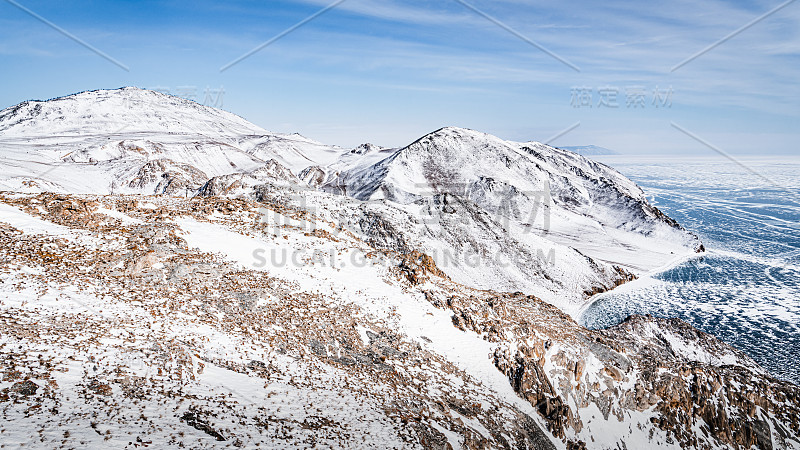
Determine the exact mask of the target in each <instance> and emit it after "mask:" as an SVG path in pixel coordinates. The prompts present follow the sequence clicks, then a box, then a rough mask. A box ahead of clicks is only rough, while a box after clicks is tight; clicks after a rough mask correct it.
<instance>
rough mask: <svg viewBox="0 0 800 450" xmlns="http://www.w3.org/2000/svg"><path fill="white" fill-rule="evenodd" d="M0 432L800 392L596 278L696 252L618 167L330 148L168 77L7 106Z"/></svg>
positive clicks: (712, 407) (432, 442)
mask: <svg viewBox="0 0 800 450" xmlns="http://www.w3.org/2000/svg"><path fill="white" fill-rule="evenodd" d="M0 166H2V168H3V170H2V171H0V418H2V419H0V442H2V443H3V445H12V446H26V447H45V448H53V447H69V448H76V447H103V448H130V447H150V446H152V447H154V448H162V447H189V448H211V447H231V446H233V447H245V448H251V447H256V446H265V447H268V448H309V447H314V446H321V447H334V448H435V449H448V448H452V449H455V448H469V449H486V448H520V449H554V448H560V449H564V448H566V449H570V450H572V449H587V448H599V449H617V448H703V449H716V448H734V449H751V448H758V449H764V450H766V449H796V448H800V413H798V411H800V390H799V389H798V388H797V386H794V385H792V384H790V383H786V382H782V381H780V380H777V379H775V378H773V377H772V376H770V375H769V374H768V373H766V372H765V371H764V370H763V369H761V368H760V367H759V366H758V365H757V364H755V363H754V362H753V361H752V360H751V359H750V358H748V357H747V356H746V355H744V354H743V353H741V352H739V351H738V350H736V349H734V348H732V347H730V346H728V345H726V344H724V343H722V342H720V341H718V340H716V339H715V338H713V337H712V336H709V335H706V334H704V333H701V332H699V331H697V330H694V329H693V328H691V327H689V326H688V325H686V324H684V323H683V322H680V321H677V320H661V319H655V318H653V317H638V316H637V317H631V318H629V319H628V320H627V321H625V322H623V323H622V324H620V325H618V326H616V327H613V328H610V329H607V330H600V331H592V330H588V329H586V328H583V327H581V326H580V325H579V324H578V323H576V322H575V321H574V320H573V319H572V317H571V316H570V315H571V314H575V313H576V312H577V311H578V310H579V309H580V307H581V306H583V305H585V304H586V301H587V299H588V298H589V297H591V296H592V295H594V294H596V293H598V292H602V291H605V290H608V289H613V288H614V287H616V286H618V285H619V284H621V283H625V282H627V281H629V280H631V279H633V278H634V277H635V276H636V274H637V273H641V272H644V271H647V270H650V269H652V268H654V267H658V266H659V265H663V264H666V263H668V262H670V261H672V260H674V259H676V258H685V257H687V256H689V255H693V254H695V252H697V251H702V250H703V248H702V245H701V244H700V242H699V241H698V239H697V237H696V236H694V235H692V234H691V233H689V232H687V231H686V230H684V229H683V228H681V227H680V225H679V224H677V223H676V222H675V221H673V220H672V219H670V218H669V217H667V216H665V215H664V214H663V213H661V212H660V211H659V210H658V209H657V208H655V207H654V206H652V205H651V204H650V203H649V202H648V201H647V198H646V197H645V195H644V193H643V192H642V190H641V189H640V188H639V187H638V186H636V185H635V184H634V183H633V182H631V181H630V180H628V179H627V178H625V177H623V176H622V175H621V174H619V173H618V172H616V171H615V170H613V169H612V168H610V167H607V166H604V165H602V164H599V163H596V162H593V161H591V160H589V159H586V158H584V157H582V156H580V155H577V154H575V153H572V152H569V151H565V150H559V149H556V148H553V147H549V146H547V145H544V144H540V143H536V142H527V143H516V142H510V141H504V140H502V139H499V138H497V137H494V136H491V135H487V134H484V133H479V132H476V131H472V130H466V129H461V128H444V129H441V130H438V131H435V132H433V133H430V134H428V135H426V136H424V137H422V138H420V139H418V140H417V141H415V142H413V143H411V144H409V145H408V146H405V147H401V148H384V147H380V146H376V145H372V144H364V145H361V146H359V147H358V148H356V149H352V150H349V149H342V148H338V147H335V146H328V145H324V144H321V143H318V142H315V141H313V140H310V139H307V138H305V137H302V136H299V135H296V134H279V133H272V132H268V131H266V130H264V129H262V128H260V127H257V126H255V125H253V124H250V123H249V122H247V121H246V120H244V119H242V118H241V117H238V116H236V115H233V114H231V113H227V112H224V111H220V110H216V109H213V108H207V107H204V106H200V105H198V104H196V103H194V102H190V101H186V100H181V99H178V98H175V97H170V96H167V95H164V94H160V93H155V92H151V91H146V90H141V89H136V88H124V89H118V90H112V91H92V92H84V93H80V94H75V95H71V96H67V97H63V98H58V99H53V100H49V101H45V102H40V101H31V102H24V103H22V104H19V105H16V106H13V107H11V108H7V109H5V110H3V111H0Z"/></svg>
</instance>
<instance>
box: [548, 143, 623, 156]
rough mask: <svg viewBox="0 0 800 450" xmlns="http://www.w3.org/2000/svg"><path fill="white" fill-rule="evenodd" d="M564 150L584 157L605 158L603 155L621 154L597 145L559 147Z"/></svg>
mask: <svg viewBox="0 0 800 450" xmlns="http://www.w3.org/2000/svg"><path fill="white" fill-rule="evenodd" d="M558 148H560V149H562V150H569V151H571V152H575V153H577V154H579V155H583V156H603V155H618V154H619V153H617V152H615V151H614V150H610V149H607V148H605V147H598V146H596V145H577V146H569V147H558Z"/></svg>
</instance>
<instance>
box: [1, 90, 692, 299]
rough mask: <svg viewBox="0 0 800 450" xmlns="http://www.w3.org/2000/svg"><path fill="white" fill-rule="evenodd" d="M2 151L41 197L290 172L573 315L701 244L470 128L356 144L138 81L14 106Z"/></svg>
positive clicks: (535, 149) (461, 274) (165, 189)
mask: <svg viewBox="0 0 800 450" xmlns="http://www.w3.org/2000/svg"><path fill="white" fill-rule="evenodd" d="M0 149H2V152H0V161H2V162H3V164H4V165H6V166H7V167H6V170H4V171H3V174H2V175H0V183H2V184H3V185H5V186H6V187H7V188H10V189H13V190H20V191H27V192H38V191H55V192H67V193H101V194H102V193H143V194H168V195H178V196H187V197H188V196H195V195H228V196H239V195H245V196H250V198H256V196H258V195H262V194H263V192H262V194H259V193H257V192H256V187H257V186H259V185H262V184H264V183H265V182H267V181H270V180H272V181H276V180H279V181H281V183H283V184H284V185H287V184H289V185H293V186H294V187H293V188H292V189H294V191H296V192H297V193H298V194H297V195H296V196H295V198H296V199H300V200H299V201H300V202H301V203H302V202H308V201H309V200H310V199H311V197H314V198H320V197H324V195H323V194H320V193H318V192H316V191H317V190H321V191H323V192H328V193H331V194H336V195H335V196H334V197H332V198H331V199H328V200H326V201H325V202H324V203H325V204H326V205H327V206H326V207H327V208H328V210H329V211H332V210H334V209H336V210H339V211H340V213H341V214H340V215H343V216H347V221H346V223H343V224H342V225H347V226H352V227H353V229H354V231H356V232H358V233H360V234H361V235H362V236H365V237H368V238H369V239H371V242H373V243H374V244H375V245H380V246H382V247H383V248H386V249H392V250H397V249H403V248H407V247H408V246H409V245H413V246H416V247H418V248H420V249H421V250H423V251H425V252H427V253H428V254H430V256H431V257H432V258H434V260H435V261H436V262H437V263H438V264H439V265H440V266H441V267H442V269H443V270H444V271H445V272H446V273H447V274H448V275H449V276H451V277H452V278H453V279H454V280H456V281H458V282H461V283H464V284H467V285H470V286H473V287H477V288H481V289H495V290H499V291H506V292H515V291H524V292H530V293H532V294H535V295H537V296H539V297H540V298H543V299H545V300H546V301H548V302H551V303H552V304H555V305H558V306H559V307H561V308H562V309H564V310H565V311H567V312H569V313H575V312H576V311H577V310H578V308H580V306H581V305H582V304H583V303H584V302H585V300H586V298H587V297H588V296H589V295H591V294H593V293H596V292H600V291H604V290H607V289H610V288H613V287H614V286H615V285H617V284H619V283H620V282H624V281H627V280H629V279H630V278H631V277H632V274H636V273H639V272H642V271H646V270H649V269H652V268H655V267H658V266H661V265H663V264H665V263H667V262H669V261H670V260H672V259H674V258H678V257H683V256H685V255H687V254H691V253H692V252H694V251H696V250H698V249H700V248H701V246H700V243H699V242H698V240H697V238H696V237H695V236H693V235H691V234H690V233H687V232H685V231H684V230H683V229H681V228H680V226H679V225H677V224H676V223H674V222H673V221H671V220H670V219H669V218H667V217H666V216H664V215H663V214H661V213H660V212H659V211H658V210H657V209H656V208H654V207H653V206H651V205H650V204H649V203H648V201H647V199H646V197H645V196H644V194H643V192H642V191H641V189H639V188H638V187H637V186H636V185H635V184H634V183H632V182H631V181H630V180H628V179H626V178H625V177H623V176H622V175H620V174H619V173H618V172H616V171H614V170H613V169H611V168H609V167H607V166H604V165H602V164H599V163H596V162H593V161H591V160H588V159H586V158H584V157H581V156H579V155H576V154H574V153H572V152H568V151H564V150H559V149H556V148H553V147H549V146H546V145H544V144H540V143H536V142H528V143H515V142H508V141H503V140H501V139H499V138H497V137H494V136H491V135H487V134H484V133H479V132H475V131H472V130H466V129H460V128H445V129H441V130H438V131H436V132H433V133H431V134H429V135H426V136H424V137H422V138H420V139H418V140H417V141H415V142H413V143H412V144H410V145H408V146H406V147H402V148H383V147H380V146H376V145H372V144H364V145H361V146H359V147H357V148H355V149H352V150H347V149H342V148H337V147H335V146H326V145H324V144H320V143H318V142H315V141H312V140H310V139H307V138H304V137H302V136H299V135H296V134H293V135H285V134H278V133H271V132H268V131H266V130H264V129H262V128H260V127H257V126H255V125H253V124H250V123H249V122H247V121H245V120H244V119H242V118H241V117H238V116H236V115H233V114H231V113H228V112H224V111H220V110H217V109H214V108H209V107H205V106H201V105H199V104H197V103H195V102H191V101H188V100H183V99H180V98H176V97H172V96H168V95H164V94H161V93H156V92H151V91H146V90H141V89H137V88H124V89H119V90H113V91H92V92H85V93H80V94H76V95H71V96H67V97H63V98H58V99H54V100H50V101H46V102H25V103H22V104H20V105H17V106H14V107H11V108H8V109H6V110H3V111H2V112H0ZM78 174H80V176H78ZM284 187H285V188H286V186H284ZM287 189H288V188H287ZM262 191H263V190H262ZM341 194H344V195H345V196H348V197H352V198H354V199H356V200H359V202H349V201H346V200H345V199H343V198H341V197H340V195H341ZM364 202H366V203H364ZM353 205H355V206H353ZM386 227H389V228H391V229H392V230H393V231H392V232H391V233H386V232H384V231H383V229H384V228H386ZM631 273H632V274H631Z"/></svg>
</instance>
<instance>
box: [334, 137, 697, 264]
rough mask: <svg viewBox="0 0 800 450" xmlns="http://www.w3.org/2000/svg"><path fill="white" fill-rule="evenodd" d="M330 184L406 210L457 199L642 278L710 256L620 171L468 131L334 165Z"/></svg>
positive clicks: (349, 158) (535, 144)
mask: <svg viewBox="0 0 800 450" xmlns="http://www.w3.org/2000/svg"><path fill="white" fill-rule="evenodd" d="M321 185H322V186H323V187H324V189H326V190H328V191H330V192H336V193H341V194H346V195H350V196H352V197H355V198H357V199H361V200H375V199H387V200H390V201H393V202H398V203H402V204H409V203H414V202H416V201H419V200H421V199H423V198H429V197H431V196H432V195H436V194H445V193H446V194H450V195H453V196H456V197H459V198H463V199H467V200H469V201H472V202H474V203H475V204H476V205H478V206H479V207H480V208H482V209H483V210H484V211H486V212H488V213H490V214H491V215H492V216H493V217H495V218H498V219H501V220H502V221H503V222H504V223H506V224H507V225H508V227H509V228H514V229H517V230H524V231H527V232H532V233H534V234H541V235H544V237H545V238H546V239H548V240H549V241H552V242H555V243H558V244H562V245H565V246H570V247H573V248H575V249H578V250H580V251H581V252H582V253H584V254H586V255H588V256H590V257H592V258H594V259H595V260H598V261H606V262H608V263H610V264H615V265H621V266H623V267H625V268H628V269H633V270H636V271H638V270H648V269H652V268H654V267H657V266H659V265H663V264H664V263H665V262H666V261H668V260H669V259H671V258H673V257H674V255H676V254H677V255H683V254H685V253H686V250H687V249H691V250H692V251H694V250H699V249H700V248H701V244H700V243H699V241H698V240H697V237H696V236H693V235H691V234H690V233H687V232H686V231H685V230H683V229H682V228H681V227H680V226H679V225H678V224H677V223H675V222H674V221H673V220H671V219H669V218H668V217H666V216H665V215H663V214H662V213H661V212H660V211H659V210H658V209H657V208H655V207H653V206H652V205H651V204H650V203H649V202H648V200H647V198H646V196H645V195H644V192H642V190H641V189H640V188H639V187H638V186H636V185H635V184H634V183H633V182H631V181H630V180H628V179H627V178H625V177H624V176H623V175H622V174H620V173H619V172H617V171H616V170H614V169H612V168H610V167H608V166H605V165H603V164H600V163H597V162H594V161H591V160H589V159H586V158H584V157H582V156H579V155H576V154H575V153H572V152H569V151H564V150H559V149H557V148H553V147H550V146H547V145H544V144H541V143H538V142H526V143H517V142H509V141H504V140H501V139H499V138H497V137H494V136H491V135H488V134H485V133H479V132H476V131H472V130H466V129H461V128H452V127H451V128H443V129H441V130H438V131H435V132H433V133H431V134H428V135H426V136H424V137H422V138H420V139H419V140H417V141H416V142H414V143H412V144H411V145H408V146H406V147H403V148H400V149H396V150H386V149H382V150H378V151H372V152H367V153H365V154H355V155H354V154H346V155H344V156H343V157H341V158H340V159H339V160H338V161H337V162H336V163H334V164H331V165H330V166H328V168H327V176H326V178H325V181H324V182H322V183H321Z"/></svg>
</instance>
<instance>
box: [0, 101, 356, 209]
mask: <svg viewBox="0 0 800 450" xmlns="http://www.w3.org/2000/svg"><path fill="white" fill-rule="evenodd" d="M0 145H1V146H2V163H3V165H4V166H6V167H7V170H6V171H4V174H3V180H2V182H3V183H4V184H5V185H7V186H9V187H13V188H15V189H24V188H32V189H33V190H36V186H39V189H44V190H51V191H52V190H55V191H60V192H82V193H90V192H91V193H111V192H116V193H125V192H127V193H148V194H153V193H169V194H181V195H193V194H194V193H195V192H196V191H197V189H199V188H200V186H202V185H203V184H204V183H205V182H206V181H207V180H208V179H209V178H211V177H215V176H220V175H228V174H231V173H247V172H250V171H253V170H256V169H258V168H260V167H262V166H263V165H264V164H266V163H267V161H269V160H273V159H274V160H276V161H278V162H279V163H280V164H282V165H284V166H286V167H290V168H296V169H297V170H299V169H302V168H304V167H307V166H309V165H313V164H315V163H317V162H319V161H322V162H325V161H328V160H331V161H332V160H334V159H335V158H337V157H338V156H339V154H340V153H341V150H340V149H337V148H336V147H332V146H326V145H323V144H320V143H318V142H315V141H312V140H310V139H307V138H305V137H303V136H300V135H298V134H279V133H270V132H268V131H266V130H264V129H262V128H260V127H258V126H256V125H253V124H251V123H249V122H247V121H246V120H244V119H242V118H241V117H239V116H236V115H234V114H231V113H228V112H225V111H221V110H218V109H214V108H210V107H206V106H202V105H200V104H198V103H195V102H192V101H189V100H184V99H181V98H178V97H173V96H170V95H166V94H162V93H158V92H153V91H148V90H143V89H138V88H123V89H117V90H111V91H109V90H100V91H91V92H83V93H80V94H75V95H70V96H67V97H62V98H57V99H53V100H49V101H44V102H41V101H29V102H23V103H20V104H19V105H16V106H14V107H11V108H7V109H5V110H3V111H0ZM306 152H313V154H314V159H313V160H312V159H311V158H310V157H309V156H307V155H306ZM78 172H79V173H80V174H81V176H76V173H78Z"/></svg>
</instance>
